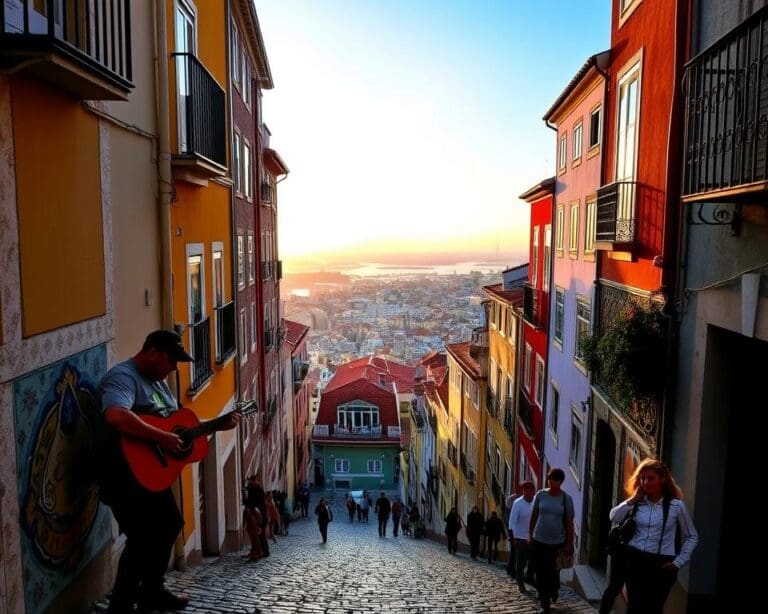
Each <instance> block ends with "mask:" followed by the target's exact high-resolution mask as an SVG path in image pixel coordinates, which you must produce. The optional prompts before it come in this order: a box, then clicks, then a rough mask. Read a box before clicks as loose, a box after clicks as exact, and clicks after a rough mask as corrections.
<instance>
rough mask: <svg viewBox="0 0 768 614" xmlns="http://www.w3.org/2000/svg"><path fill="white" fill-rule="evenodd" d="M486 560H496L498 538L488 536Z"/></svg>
mask: <svg viewBox="0 0 768 614" xmlns="http://www.w3.org/2000/svg"><path fill="white" fill-rule="evenodd" d="M487 540H488V562H489V563H491V562H492V561H495V560H496V557H498V556H499V538H496V539H494V538H492V537H488V538H487Z"/></svg>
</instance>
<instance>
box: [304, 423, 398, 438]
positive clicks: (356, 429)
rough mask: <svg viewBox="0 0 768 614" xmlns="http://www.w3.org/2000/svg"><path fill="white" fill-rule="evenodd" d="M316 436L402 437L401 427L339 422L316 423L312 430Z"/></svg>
mask: <svg viewBox="0 0 768 614" xmlns="http://www.w3.org/2000/svg"><path fill="white" fill-rule="evenodd" d="M312 434H313V435H314V436H315V437H328V438H334V439H395V440H399V439H400V427H394V426H388V427H387V429H386V431H385V430H384V429H383V428H382V426H381V425H380V424H378V425H376V426H353V427H346V426H339V425H338V424H330V425H329V424H316V425H315V426H314V428H313V430H312Z"/></svg>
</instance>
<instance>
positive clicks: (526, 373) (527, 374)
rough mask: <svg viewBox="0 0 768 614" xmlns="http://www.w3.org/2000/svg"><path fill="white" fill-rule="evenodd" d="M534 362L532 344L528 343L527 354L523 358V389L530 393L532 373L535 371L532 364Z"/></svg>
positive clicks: (526, 346) (526, 345)
mask: <svg viewBox="0 0 768 614" xmlns="http://www.w3.org/2000/svg"><path fill="white" fill-rule="evenodd" d="M532 360H533V348H532V347H531V344H530V343H526V344H525V354H524V357H523V387H524V388H525V390H526V392H528V393H530V392H531V371H532V370H533V368H532V367H533V365H532V364H531V361H532Z"/></svg>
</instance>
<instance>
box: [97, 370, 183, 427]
mask: <svg viewBox="0 0 768 614" xmlns="http://www.w3.org/2000/svg"><path fill="white" fill-rule="evenodd" d="M99 396H100V397H101V411H102V412H103V411H104V410H105V409H107V407H123V408H125V409H131V410H133V411H134V412H142V413H149V414H160V415H163V416H167V415H168V414H172V413H173V412H175V411H176V410H177V409H178V404H177V403H176V399H175V398H174V396H173V393H171V389H170V388H168V384H166V383H165V381H160V382H155V381H152V380H150V379H147V378H146V377H144V376H143V375H142V374H141V373H140V372H139V370H138V368H137V367H136V363H135V362H133V359H128V360H126V361H125V362H121V363H119V364H116V365H115V366H114V367H112V368H111V369H110V370H109V371H108V372H107V374H106V375H105V376H104V378H103V379H102V380H101V384H100V385H99Z"/></svg>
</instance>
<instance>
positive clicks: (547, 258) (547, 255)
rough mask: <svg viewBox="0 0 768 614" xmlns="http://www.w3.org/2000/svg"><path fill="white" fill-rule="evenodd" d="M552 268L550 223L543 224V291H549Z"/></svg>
mask: <svg viewBox="0 0 768 614" xmlns="http://www.w3.org/2000/svg"><path fill="white" fill-rule="evenodd" d="M551 268H552V225H551V224H547V225H546V226H544V275H543V277H544V284H543V286H542V288H543V289H544V292H549V281H550V276H551V273H552V272H551V271H550V269H551Z"/></svg>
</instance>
